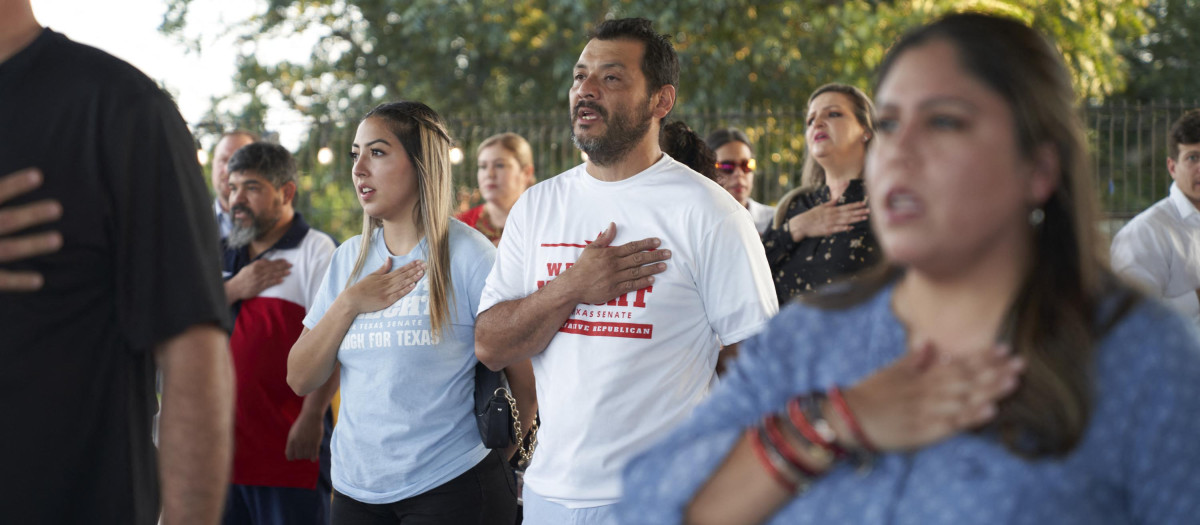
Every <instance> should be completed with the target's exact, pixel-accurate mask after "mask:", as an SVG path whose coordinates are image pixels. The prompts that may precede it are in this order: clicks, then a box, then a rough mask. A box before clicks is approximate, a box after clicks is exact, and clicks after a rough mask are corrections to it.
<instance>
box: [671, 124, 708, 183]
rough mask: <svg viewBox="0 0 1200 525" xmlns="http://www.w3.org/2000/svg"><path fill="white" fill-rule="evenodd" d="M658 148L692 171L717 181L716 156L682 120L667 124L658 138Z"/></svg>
mask: <svg viewBox="0 0 1200 525" xmlns="http://www.w3.org/2000/svg"><path fill="white" fill-rule="evenodd" d="M658 144H659V147H661V148H662V150H663V151H664V152H666V153H667V155H670V156H671V158H673V159H675V160H677V161H679V162H682V163H683V164H684V165H685V166H687V167H689V168H692V170H693V171H695V172H696V173H699V174H701V175H704V176H705V177H708V179H709V180H713V181H715V180H717V168H716V166H717V156H716V154H714V153H713V151H712V150H711V149H709V147H708V146H707V145H706V144H705V143H704V141H703V140H700V136H699V135H697V134H696V132H695V131H692V128H690V127H688V125H687V124H685V123H684V122H683V121H682V120H676V121H672V122H669V123H667V124H666V125H665V126H663V128H662V132H661V133H660V134H659V136H658Z"/></svg>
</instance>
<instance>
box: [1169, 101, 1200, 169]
mask: <svg viewBox="0 0 1200 525" xmlns="http://www.w3.org/2000/svg"><path fill="white" fill-rule="evenodd" d="M1198 142H1200V109H1193V110H1191V111H1188V112H1187V113H1184V114H1183V116H1181V117H1179V120H1176V121H1175V123H1174V124H1172V125H1171V133H1170V134H1169V135H1167V154H1169V155H1170V156H1171V158H1176V157H1178V156H1179V145H1180V144H1196V143H1198Z"/></svg>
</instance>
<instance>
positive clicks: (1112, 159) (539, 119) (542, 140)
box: [448, 100, 1200, 221]
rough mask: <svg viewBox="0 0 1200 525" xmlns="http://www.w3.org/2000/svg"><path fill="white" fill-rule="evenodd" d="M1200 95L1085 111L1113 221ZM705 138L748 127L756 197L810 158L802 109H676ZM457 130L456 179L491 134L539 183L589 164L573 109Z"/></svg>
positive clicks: (1127, 213) (1152, 183)
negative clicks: (509, 138)
mask: <svg viewBox="0 0 1200 525" xmlns="http://www.w3.org/2000/svg"><path fill="white" fill-rule="evenodd" d="M1198 107H1200V100H1193V101H1182V100H1179V101H1156V102H1134V103H1130V102H1114V103H1106V104H1098V105H1089V106H1087V107H1085V108H1084V110H1083V113H1082V115H1083V118H1084V122H1085V124H1086V126H1087V129H1088V140H1089V142H1090V143H1091V153H1092V168H1093V170H1094V172H1095V180H1096V188H1097V190H1098V191H1099V197H1100V201H1101V204H1102V206H1103V210H1104V212H1105V214H1106V216H1107V217H1108V218H1109V219H1113V220H1118V221H1124V220H1127V219H1128V218H1130V217H1132V216H1134V215H1136V214H1137V213H1139V212H1140V211H1142V210H1143V209H1145V208H1146V207H1147V206H1149V205H1150V204H1152V203H1154V202H1155V201H1156V200H1158V199H1161V198H1163V197H1165V196H1166V194H1167V189H1168V187H1169V183H1170V175H1169V174H1168V173H1167V168H1166V158H1167V133H1168V130H1169V129H1170V127H1171V124H1172V123H1174V121H1175V119H1177V118H1178V117H1179V115H1180V114H1182V113H1183V112H1184V111H1187V110H1189V109H1192V108H1198ZM671 118H672V119H680V120H683V121H684V122H687V124H688V125H689V126H691V128H692V129H694V130H696V131H697V133H699V134H700V135H701V136H703V135H705V134H707V133H708V132H710V131H712V130H714V129H717V128H720V127H726V126H733V127H737V128H740V129H742V130H743V131H745V132H746V133H747V135H749V137H750V139H751V140H752V141H753V142H754V144H753V146H754V151H755V156H756V157H758V159H759V162H758V166H759V173H758V178H757V181H756V183H755V189H754V193H755V195H754V198H755V199H756V200H759V201H760V202H765V203H772V202H775V201H776V200H778V199H779V197H781V196H782V195H783V194H784V193H785V192H787V190H789V189H791V188H793V187H795V186H796V185H797V184H799V182H800V168H801V164H802V162H803V159H804V113H803V110H802V109H783V110H779V109H776V110H770V111H768V110H761V111H717V112H708V113H678V114H672V115H671ZM448 124H449V126H450V128H451V133H452V134H453V135H454V137H455V138H456V139H457V140H458V145H459V147H460V148H462V150H463V153H464V158H463V162H461V163H459V164H458V165H456V166H455V168H454V169H455V181H456V183H457V184H458V185H460V186H461V187H465V188H468V189H469V188H474V187H475V186H476V181H475V148H476V147H478V144H479V143H480V142H481V141H482V140H483V139H485V138H487V137H489V136H491V135H494V134H496V133H502V132H505V131H512V132H515V133H518V134H520V135H521V136H523V137H525V138H526V140H528V141H529V143H530V145H531V146H532V147H533V152H534V164H535V166H536V169H537V176H538V179H539V180H544V179H545V178H547V177H551V176H554V175H556V174H558V173H561V172H562V171H565V170H567V169H569V168H570V167H572V166H575V165H576V164H578V163H580V162H581V157H580V154H579V151H578V150H576V149H575V147H574V146H573V145H572V144H571V139H570V131H569V127H568V117H567V111H566V110H563V111H561V112H552V113H537V114H517V115H512V114H509V115H491V116H472V117H452V118H450V119H448Z"/></svg>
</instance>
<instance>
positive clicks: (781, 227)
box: [763, 84, 881, 305]
mask: <svg viewBox="0 0 1200 525" xmlns="http://www.w3.org/2000/svg"><path fill="white" fill-rule="evenodd" d="M874 113H875V108H874V107H873V106H872V105H871V100H870V99H869V98H867V95H865V94H864V93H863V92H862V91H860V90H859V89H858V88H856V87H853V86H847V85H845V84H826V85H824V86H821V87H819V88H817V89H816V91H814V92H813V94H812V96H810V97H809V99H808V115H807V117H806V118H805V132H804V141H805V152H804V172H803V175H802V178H801V186H800V187H799V188H797V189H795V190H792V191H790V192H788V193H787V194H786V195H784V196H783V198H782V199H780V200H779V206H777V207H776V211H775V218H774V221H773V223H772V225H771V228H770V229H768V230H767V231H766V233H764V234H763V247H764V248H766V251H767V262H768V263H769V264H770V265H771V277H772V278H773V279H774V280H775V293H776V295H777V297H778V299H779V304H780V305H783V304H785V303H787V302H788V301H789V300H791V299H792V298H793V297H796V296H798V295H801V294H804V293H806V292H810V291H812V290H814V289H816V288H818V287H820V286H823V285H826V284H829V283H832V282H834V281H836V280H838V279H841V278H843V277H846V276H848V275H853V274H855V273H857V272H859V271H861V270H863V269H866V268H869V267H871V266H874V265H875V264H876V263H877V262H879V260H880V258H881V252H880V250H879V244H878V243H877V242H876V241H875V235H874V234H873V233H872V232H871V224H870V221H869V220H868V216H869V214H868V211H867V192H866V187H865V186H864V185H863V166H864V163H865V161H866V156H867V150H868V149H869V148H870V145H871V140H872V139H873V138H874V135H875V127H874V118H875V117H874Z"/></svg>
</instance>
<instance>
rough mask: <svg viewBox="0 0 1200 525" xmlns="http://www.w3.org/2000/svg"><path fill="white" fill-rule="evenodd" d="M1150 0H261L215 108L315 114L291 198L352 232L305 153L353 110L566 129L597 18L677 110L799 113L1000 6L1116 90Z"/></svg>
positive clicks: (1091, 85) (227, 118)
mask: <svg viewBox="0 0 1200 525" xmlns="http://www.w3.org/2000/svg"><path fill="white" fill-rule="evenodd" d="M1149 1H1150V0H1128V1H1115V0H1094V1H1083V0H1045V1H1039V0H1009V1H1001V0H970V1H953V0H914V1H885V0H847V1H828V0H791V1H783V0H757V1H748V0H677V1H675V2H670V3H666V2H662V1H660V0H529V1H515V2H514V1H512V0H359V1H355V2H352V3H350V2H347V1H345V0H268V2H267V4H266V9H265V10H264V11H262V12H261V13H259V14H257V15H255V16H254V17H252V18H251V19H250V20H246V21H245V22H244V23H242V24H240V25H238V26H237V27H235V28H234V32H235V33H236V34H240V39H241V40H242V41H243V42H244V43H245V44H246V45H244V46H243V51H242V53H241V55H240V57H239V64H238V70H237V74H236V78H235V79H234V80H235V85H236V86H237V90H238V92H239V94H238V95H237V96H241V97H248V100H249V101H250V103H249V104H247V105H246V106H245V108H244V109H240V110H235V111H233V112H225V113H219V112H217V111H215V110H214V112H213V114H212V115H211V117H212V118H213V119H215V120H216V121H218V122H232V123H237V124H238V125H241V126H242V127H252V128H253V127H254V126H255V124H257V123H261V122H262V117H263V112H264V109H265V105H264V104H263V103H262V100H264V99H266V98H268V97H274V96H276V95H278V96H281V97H282V99H283V100H284V101H285V103H286V104H287V105H289V106H290V107H292V108H294V109H296V110H298V111H299V112H300V113H302V114H304V115H306V116H307V117H308V118H310V119H311V122H312V130H311V133H310V137H309V141H308V143H306V144H305V145H304V146H303V147H302V151H301V152H300V153H301V166H302V168H305V169H307V172H306V173H305V175H304V176H303V177H302V179H301V186H302V187H301V189H302V190H304V191H303V192H302V195H306V194H307V198H308V199H311V202H308V203H307V205H308V209H309V213H310V214H316V215H318V216H317V217H315V220H314V222H315V223H317V224H321V225H324V226H325V227H327V228H330V229H331V230H332V231H352V230H353V229H354V228H357V220H358V219H357V215H355V214H353V213H346V212H342V211H337V210H345V209H351V210H356V209H357V206H356V205H355V203H354V196H353V195H350V194H349V193H348V192H341V193H339V191H341V190H339V189H337V188H341V187H343V186H346V187H348V185H345V184H340V185H332V186H333V187H334V188H332V189H331V187H330V186H331V185H330V184H329V183H330V182H332V181H333V178H334V176H335V175H334V174H335V173H346V172H348V168H349V167H348V163H346V162H345V161H344V160H339V161H338V162H336V163H335V164H334V165H333V166H332V167H331V168H330V167H326V168H323V167H321V166H319V165H317V164H316V163H315V161H314V159H315V152H316V149H317V148H319V147H323V146H329V147H332V148H333V149H334V151H338V152H341V151H344V150H346V149H348V147H347V144H346V142H348V141H349V139H350V138H351V137H352V136H353V133H354V132H353V126H354V123H356V122H357V119H358V118H359V117H360V116H361V115H362V114H363V113H365V112H366V111H367V110H368V109H370V108H371V107H373V106H375V105H376V104H378V103H380V102H383V101H387V100H395V99H401V98H403V99H414V100H421V101H424V102H426V103H428V104H429V105H430V106H432V107H433V108H435V109H437V110H438V111H439V112H441V113H442V114H443V115H447V116H452V117H456V118H459V119H468V120H469V119H471V118H472V117H481V116H484V115H495V114H508V115H516V114H522V113H535V112H536V113H543V114H544V113H546V112H558V111H561V112H562V113H563V119H562V122H563V127H564V129H565V126H566V121H567V119H566V110H567V107H566V106H567V102H566V100H567V90H568V88H569V86H570V74H571V71H572V66H573V65H574V63H575V60H576V59H577V58H578V56H579V52H580V51H581V50H582V48H583V46H584V44H585V43H586V35H587V31H588V30H589V29H590V28H591V27H592V26H593V25H594V24H596V23H597V22H599V21H601V20H603V19H606V18H615V17H627V16H641V17H646V18H649V19H651V20H654V21H655V27H656V29H658V30H659V31H661V32H664V33H668V34H670V35H671V37H672V39H673V41H674V42H675V46H676V49H677V50H678V52H679V55H680V59H681V65H682V68H681V69H682V70H681V78H680V84H681V85H680V90H679V102H678V105H677V108H678V109H677V112H676V114H677V115H678V114H681V113H682V114H687V113H691V114H697V113H702V112H712V111H716V110H731V109H734V110H738V109H741V110H745V111H750V110H753V111H758V112H766V113H770V112H787V113H790V114H794V113H795V111H802V110H803V105H804V103H805V101H806V100H807V97H808V94H809V93H810V92H811V91H812V90H813V89H814V88H816V87H818V86H820V85H821V84H824V83H827V82H843V83H849V84H853V85H856V86H859V87H861V88H864V89H866V90H868V93H869V92H870V88H871V85H872V83H873V79H872V74H873V71H874V69H875V67H876V66H877V65H878V64H879V63H880V62H881V61H882V59H883V57H884V54H885V52H886V50H887V48H888V46H889V45H890V44H891V43H892V42H894V41H895V40H896V38H898V37H899V36H900V35H901V34H902V33H903V32H904V31H906V30H908V29H910V28H912V27H915V26H917V25H919V24H921V23H924V22H927V21H930V20H932V19H934V18H936V17H937V16H939V15H943V14H946V13H949V12H954V11H962V10H977V11H985V12H993V13H1002V14H1006V15H1009V16H1012V17H1016V18H1018V19H1021V20H1023V21H1026V22H1028V23H1030V24H1031V25H1033V26H1034V27H1036V28H1038V29H1040V30H1042V31H1043V32H1044V33H1045V34H1047V35H1049V36H1050V37H1051V38H1052V39H1053V40H1054V41H1055V42H1056V44H1057V45H1058V47H1059V49H1060V50H1061V51H1062V52H1063V54H1064V57H1065V58H1066V60H1067V63H1068V66H1069V67H1070V68H1071V69H1072V70H1073V72H1074V73H1075V75H1074V78H1075V82H1076V86H1077V89H1078V92H1079V93H1080V94H1081V95H1082V96H1084V97H1088V98H1091V99H1099V98H1102V97H1105V96H1108V95H1110V94H1111V93H1114V92H1117V91H1120V90H1121V89H1122V88H1123V87H1124V85H1125V83H1126V78H1127V77H1126V73H1125V72H1126V68H1125V66H1124V61H1125V57H1124V56H1123V55H1122V54H1121V53H1120V52H1119V49H1118V48H1119V44H1118V43H1119V42H1122V41H1125V40H1131V39H1137V38H1138V37H1140V36H1141V35H1143V34H1145V32H1146V24H1145V20H1147V19H1148V18H1150V16H1149V14H1148V11H1146V8H1147V7H1148V6H1149V5H1148V2H1149ZM1161 1H1166V2H1168V3H1170V2H1178V1H1192V2H1193V3H1194V0H1161ZM167 2H168V5H169V7H168V10H167V12H166V15H165V17H164V22H163V25H162V28H161V29H162V31H163V32H165V33H168V34H176V35H182V34H183V32H184V31H183V30H184V29H185V28H186V25H187V13H188V5H189V4H190V2H191V0H167ZM306 30H307V31H317V32H319V33H320V34H321V35H322V38H320V40H319V42H318V44H317V45H316V46H315V47H314V49H313V50H312V54H311V58H310V59H309V60H307V61H304V62H299V63H290V62H284V63H261V62H260V61H259V60H258V59H257V58H256V56H255V44H256V43H258V42H261V41H263V40H265V39H272V38H276V37H279V36H284V35H288V34H292V33H295V32H298V31H306ZM181 38H182V37H181ZM216 102H217V101H214V108H215V107H216V106H217V104H216ZM789 121H790V122H794V119H792V120H789ZM748 131H749V130H748ZM752 132H754V133H757V134H759V136H765V135H771V136H773V137H777V138H773V139H772V140H776V142H778V143H779V144H780V146H779V148H778V149H777V150H776V153H774V155H775V157H776V158H777V159H779V160H777V161H776V162H796V161H797V160H798V159H799V158H800V156H801V155H802V151H803V133H802V129H796V128H795V126H782V125H780V124H778V123H777V122H776V120H775V119H774V118H767V119H765V124H763V126H762V127H761V129H756V130H753V131H752ZM560 153H562V152H560ZM543 175H544V174H543ZM782 181H783V182H787V179H786V176H785V178H784V179H782ZM302 204H305V203H304V202H302Z"/></svg>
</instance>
